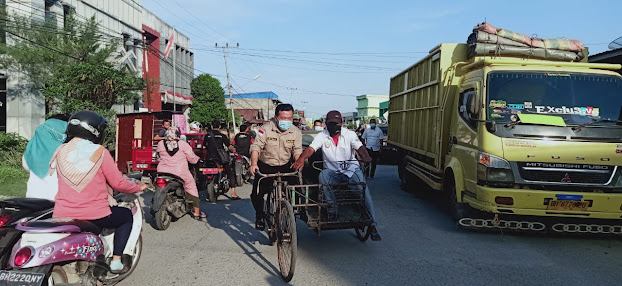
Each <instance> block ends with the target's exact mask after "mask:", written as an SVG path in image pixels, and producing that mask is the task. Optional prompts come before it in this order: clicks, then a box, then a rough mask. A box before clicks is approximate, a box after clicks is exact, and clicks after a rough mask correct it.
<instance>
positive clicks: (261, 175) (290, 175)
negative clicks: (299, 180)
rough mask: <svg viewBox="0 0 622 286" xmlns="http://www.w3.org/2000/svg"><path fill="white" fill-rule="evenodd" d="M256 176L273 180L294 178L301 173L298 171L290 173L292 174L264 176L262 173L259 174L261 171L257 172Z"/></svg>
mask: <svg viewBox="0 0 622 286" xmlns="http://www.w3.org/2000/svg"><path fill="white" fill-rule="evenodd" d="M256 174H257V175H258V176H259V177H262V178H272V177H294V176H298V175H299V174H300V172H298V171H296V172H290V173H275V174H264V173H262V172H259V170H257V173H256Z"/></svg>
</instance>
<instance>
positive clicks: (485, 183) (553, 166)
mask: <svg viewBox="0 0 622 286" xmlns="http://www.w3.org/2000/svg"><path fill="white" fill-rule="evenodd" d="M467 48H468V46H467V45H466V44H454V43H447V44H441V45H439V46H437V47H435V48H434V49H432V50H431V51H430V53H429V55H427V56H426V57H425V58H423V59H422V60H420V61H419V62H417V63H415V64H414V65H412V66H411V67H409V68H407V69H406V70H404V71H402V72H401V73H399V74H397V75H396V76H394V77H392V78H391V84H390V95H391V96H390V105H389V131H388V143H389V144H391V145H393V146H395V147H396V148H398V150H399V152H400V153H401V155H402V156H401V157H402V158H404V159H403V161H402V162H401V163H400V164H399V165H398V166H399V168H398V169H399V175H400V178H401V179H402V183H403V185H405V186H406V187H407V188H410V189H411V190H413V189H414V190H415V191H433V190H436V191H441V192H442V193H443V194H444V195H445V196H444V197H445V198H446V199H447V200H448V202H449V206H450V210H451V213H452V215H453V216H454V218H455V219H457V220H458V222H459V223H460V224H461V225H463V226H474V227H487V228H493V227H500V228H516V229H529V228H531V229H532V230H543V228H544V226H545V224H535V223H529V222H527V223H523V221H551V222H552V223H551V226H549V224H546V227H547V229H548V228H549V227H550V228H552V229H553V230H555V231H558V232H563V231H570V232H604V233H618V234H622V226H620V225H622V221H621V220H620V219H621V218H622V167H620V166H622V121H620V120H622V77H621V76H620V74H618V73H616V72H614V70H618V69H620V68H621V66H620V65H614V64H593V63H587V62H557V61H545V60H534V59H524V58H517V57H490V56H475V57H473V58H470V59H469V58H467ZM425 185H427V186H429V187H425ZM476 214H477V217H483V218H486V219H479V220H478V219H475V217H476ZM543 217H550V218H547V219H543ZM568 221H572V222H578V223H575V224H570V223H568V224H566V222H568Z"/></svg>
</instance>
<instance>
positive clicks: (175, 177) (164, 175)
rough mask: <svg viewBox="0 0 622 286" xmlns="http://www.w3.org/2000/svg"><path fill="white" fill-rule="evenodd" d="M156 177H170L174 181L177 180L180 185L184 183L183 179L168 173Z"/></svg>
mask: <svg viewBox="0 0 622 286" xmlns="http://www.w3.org/2000/svg"><path fill="white" fill-rule="evenodd" d="M158 177H171V178H173V179H175V180H179V181H180V182H182V183H183V182H184V179H182V178H180V177H179V176H177V175H173V174H170V173H158Z"/></svg>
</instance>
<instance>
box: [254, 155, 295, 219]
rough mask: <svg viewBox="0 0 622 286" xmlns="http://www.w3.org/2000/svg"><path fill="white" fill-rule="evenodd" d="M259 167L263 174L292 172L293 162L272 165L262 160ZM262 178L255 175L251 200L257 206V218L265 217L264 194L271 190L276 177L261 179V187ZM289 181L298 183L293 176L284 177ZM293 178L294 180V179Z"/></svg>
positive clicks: (258, 164)
mask: <svg viewBox="0 0 622 286" xmlns="http://www.w3.org/2000/svg"><path fill="white" fill-rule="evenodd" d="M257 166H258V167H259V172H261V173H262V174H266V175H267V174H276V173H289V172H292V169H291V168H290V166H291V164H289V163H288V164H285V165H283V166H270V165H268V164H265V163H263V162H261V161H259V162H258V163H257ZM260 179H261V178H260V177H259V176H257V175H256V176H255V179H254V180H253V192H252V193H251V202H252V203H253V207H254V208H255V218H263V217H264V213H263V207H264V196H265V195H266V194H267V193H268V192H271V191H272V189H273V185H272V184H273V182H274V178H266V179H261V188H258V187H259V180H260ZM283 179H284V180H286V181H288V182H289V183H290V184H296V180H295V179H294V178H292V177H286V178H283ZM292 179H293V180H292Z"/></svg>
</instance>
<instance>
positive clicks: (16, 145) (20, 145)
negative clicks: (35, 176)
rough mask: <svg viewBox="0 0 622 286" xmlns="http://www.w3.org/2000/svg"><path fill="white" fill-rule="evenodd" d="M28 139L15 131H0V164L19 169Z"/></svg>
mask: <svg viewBox="0 0 622 286" xmlns="http://www.w3.org/2000/svg"><path fill="white" fill-rule="evenodd" d="M26 144H28V141H27V140H26V139H25V138H24V137H21V136H19V135H17V134H16V133H4V132H0V166H8V167H14V168H18V169H21V168H22V154H24V151H26Z"/></svg>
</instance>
